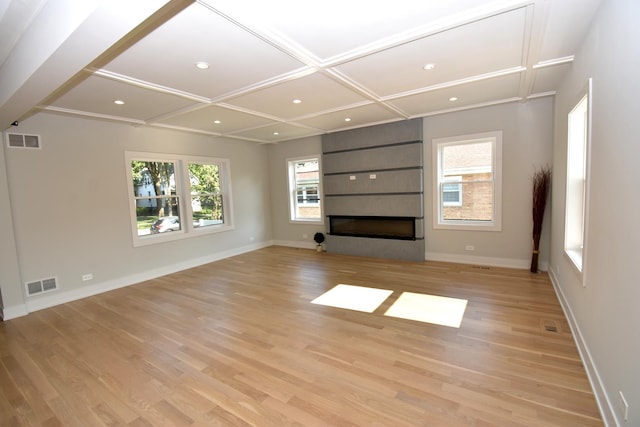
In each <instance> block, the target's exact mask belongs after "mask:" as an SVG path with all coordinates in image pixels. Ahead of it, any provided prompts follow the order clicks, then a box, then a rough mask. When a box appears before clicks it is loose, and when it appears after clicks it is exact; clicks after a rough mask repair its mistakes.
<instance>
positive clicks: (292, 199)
mask: <svg viewBox="0 0 640 427" xmlns="http://www.w3.org/2000/svg"><path fill="white" fill-rule="evenodd" d="M308 160H317V161H318V205H319V208H320V217H319V218H317V219H316V218H310V219H305V218H297V217H296V204H297V202H298V191H297V183H296V178H295V170H294V167H293V165H294V164H295V163H299V162H303V161H308ZM285 164H286V171H287V188H288V190H289V197H288V199H289V202H288V204H289V223H291V224H324V203H323V194H324V193H323V189H322V156H321V155H320V154H311V155H309V156H302V157H290V158H287V159H286V160H285ZM307 206H315V205H307Z"/></svg>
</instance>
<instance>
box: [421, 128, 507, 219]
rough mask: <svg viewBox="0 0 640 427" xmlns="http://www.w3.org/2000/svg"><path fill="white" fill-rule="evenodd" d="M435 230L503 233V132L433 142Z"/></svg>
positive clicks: (439, 139) (438, 139) (440, 139)
mask: <svg viewBox="0 0 640 427" xmlns="http://www.w3.org/2000/svg"><path fill="white" fill-rule="evenodd" d="M432 149H433V170H434V180H433V181H434V185H435V188H434V192H433V193H434V203H433V206H434V212H433V218H434V220H433V226H434V228H442V229H462V230H490V231H500V230H501V227H502V224H501V209H502V207H501V205H502V203H501V201H502V179H501V171H502V161H501V159H502V132H500V131H497V132H488V133H482V134H475V135H463V136H457V137H451V138H437V139H434V140H433V144H432Z"/></svg>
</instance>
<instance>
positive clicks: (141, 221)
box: [136, 196, 182, 236]
mask: <svg viewBox="0 0 640 427" xmlns="http://www.w3.org/2000/svg"><path fill="white" fill-rule="evenodd" d="M145 200H147V199H145ZM151 202H152V203H151V204H152V206H151V207H150V208H147V207H138V208H136V223H137V226H138V236H146V235H149V234H160V233H167V232H172V231H180V230H181V229H182V227H181V225H180V206H179V202H178V198H177V197H175V196H173V197H154V198H153V199H151ZM157 206H160V209H157ZM156 212H160V213H159V214H158V213H156Z"/></svg>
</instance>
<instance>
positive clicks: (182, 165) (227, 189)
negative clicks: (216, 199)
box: [124, 151, 235, 247]
mask: <svg viewBox="0 0 640 427" xmlns="http://www.w3.org/2000/svg"><path fill="white" fill-rule="evenodd" d="M124 157H125V171H126V177H127V179H126V183H127V194H128V198H129V212H130V217H131V236H132V239H133V246H134V247H138V246H147V245H153V244H156V243H162V242H168V241H174V240H181V239H186V238H191V237H196V236H202V235H205V234H213V233H220V232H224V231H229V230H233V229H234V228H235V227H234V222H233V199H232V195H231V163H230V161H229V159H221V158H215V157H206V156H185V155H179V154H166V153H147V152H137V151H126V152H125V156H124ZM132 161H149V162H173V163H174V180H175V186H176V196H177V197H178V200H179V208H178V209H179V212H180V230H177V231H173V232H171V233H159V234H149V235H142V236H139V235H138V225H137V214H136V195H135V194H134V192H133V188H132V182H133V177H132V174H131V162H132ZM190 163H199V164H215V165H218V167H219V171H220V181H221V182H220V187H221V188H220V192H221V193H222V200H223V203H222V206H223V218H224V222H223V223H222V224H216V225H210V226H206V227H195V226H194V224H193V211H192V207H191V182H190V179H189V167H188V166H189V164H190ZM142 197H144V196H142Z"/></svg>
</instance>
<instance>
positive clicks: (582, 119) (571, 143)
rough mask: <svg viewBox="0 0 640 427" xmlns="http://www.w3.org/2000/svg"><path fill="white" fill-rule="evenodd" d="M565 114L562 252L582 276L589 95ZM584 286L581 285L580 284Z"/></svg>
mask: <svg viewBox="0 0 640 427" xmlns="http://www.w3.org/2000/svg"><path fill="white" fill-rule="evenodd" d="M590 89H591V81H589V90H588V93H587V94H585V95H584V96H583V98H582V99H581V100H580V101H579V102H578V103H577V104H576V106H575V107H574V108H573V109H572V110H571V112H569V117H568V138H567V196H566V207H565V208H566V209H565V227H564V250H565V253H566V254H567V255H568V257H569V259H570V260H571V262H572V263H573V265H574V266H575V267H576V268H577V269H578V271H579V272H581V273H582V271H583V267H584V242H585V229H586V206H587V188H588V161H589V139H590V128H589V127H590V117H589V115H590V110H591V108H590V105H589V98H590V97H589V92H590ZM583 283H584V282H583Z"/></svg>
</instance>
